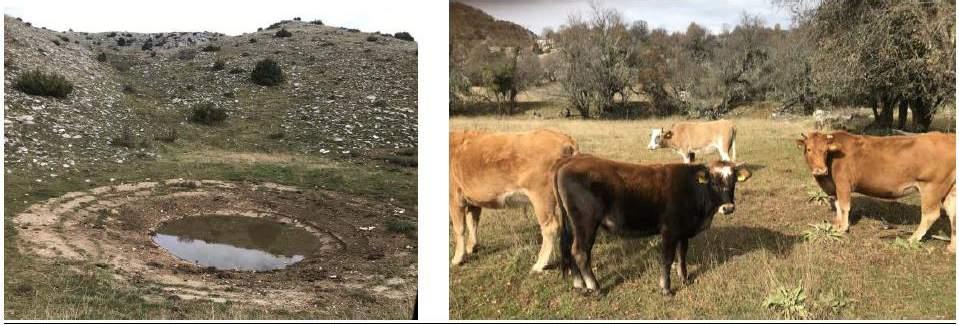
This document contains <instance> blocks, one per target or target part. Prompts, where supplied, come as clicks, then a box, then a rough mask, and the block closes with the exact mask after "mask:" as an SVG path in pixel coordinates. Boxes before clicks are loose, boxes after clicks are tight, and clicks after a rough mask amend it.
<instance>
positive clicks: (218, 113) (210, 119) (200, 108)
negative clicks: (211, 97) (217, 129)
mask: <svg viewBox="0 0 959 325" xmlns="http://www.w3.org/2000/svg"><path fill="white" fill-rule="evenodd" d="M225 120H226V110H225V109H223V108H219V107H216V105H213V103H210V102H205V103H199V104H196V105H193V109H192V112H191V114H190V122H193V123H199V124H203V125H214V124H219V123H222V122H223V121H225Z"/></svg>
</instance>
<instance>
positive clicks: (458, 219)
mask: <svg viewBox="0 0 959 325" xmlns="http://www.w3.org/2000/svg"><path fill="white" fill-rule="evenodd" d="M450 222H452V223H453V240H454V241H455V242H456V247H455V248H454V249H453V260H451V261H450V263H451V264H453V265H460V264H461V263H463V255H465V254H466V247H465V246H464V245H463V242H464V241H465V240H466V238H465V237H466V234H465V233H464V229H463V226H464V224H465V223H466V206H465V204H462V203H461V201H460V200H456V199H452V198H451V200H450Z"/></svg>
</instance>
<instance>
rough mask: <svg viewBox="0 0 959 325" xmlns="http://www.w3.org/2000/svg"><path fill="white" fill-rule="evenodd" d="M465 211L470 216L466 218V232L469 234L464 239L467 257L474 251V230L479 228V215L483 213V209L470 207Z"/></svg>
mask: <svg viewBox="0 0 959 325" xmlns="http://www.w3.org/2000/svg"><path fill="white" fill-rule="evenodd" d="M467 211H468V212H469V214H470V215H469V217H467V218H466V232H467V233H468V234H469V236H468V237H466V254H467V255H469V254H473V252H474V251H475V250H476V243H477V240H476V230H477V228H479V221H480V213H481V212H483V208H480V207H477V206H472V205H471V206H469V207H468V208H467Z"/></svg>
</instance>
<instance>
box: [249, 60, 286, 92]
mask: <svg viewBox="0 0 959 325" xmlns="http://www.w3.org/2000/svg"><path fill="white" fill-rule="evenodd" d="M250 78H251V79H253V83H255V84H257V85H261V86H274V85H278V84H280V83H281V82H283V80H284V78H283V69H281V68H280V64H279V63H276V61H273V60H272V59H263V60H260V61H259V62H257V63H256V66H255V67H254V68H253V72H252V73H251V74H250Z"/></svg>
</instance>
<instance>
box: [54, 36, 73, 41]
mask: <svg viewBox="0 0 959 325" xmlns="http://www.w3.org/2000/svg"><path fill="white" fill-rule="evenodd" d="M57 37H59V38H60V40H61V41H64V42H67V43H70V38H69V37H66V36H57Z"/></svg>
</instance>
